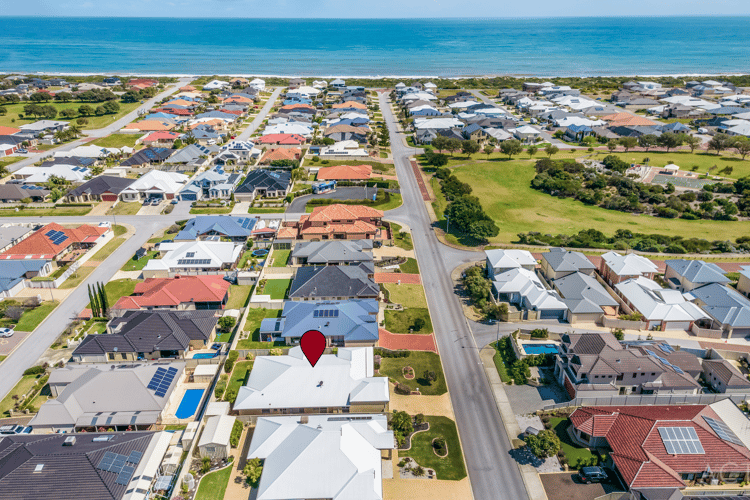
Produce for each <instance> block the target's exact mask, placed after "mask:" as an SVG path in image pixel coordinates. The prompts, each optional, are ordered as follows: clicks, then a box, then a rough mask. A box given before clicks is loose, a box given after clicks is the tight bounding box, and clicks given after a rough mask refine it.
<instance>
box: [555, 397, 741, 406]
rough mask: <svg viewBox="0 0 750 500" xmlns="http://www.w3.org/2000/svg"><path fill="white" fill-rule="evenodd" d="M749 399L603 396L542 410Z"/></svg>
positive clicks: (572, 400)
mask: <svg viewBox="0 0 750 500" xmlns="http://www.w3.org/2000/svg"><path fill="white" fill-rule="evenodd" d="M749 397H750V394H657V395H643V394H639V395H629V396H605V397H601V398H575V399H571V400H570V401H566V402H564V403H557V404H552V405H547V406H545V407H544V408H543V409H544V410H555V409H559V408H569V407H571V406H641V405H645V406H653V405H707V404H711V403H715V402H717V401H721V400H723V399H727V398H729V399H731V400H732V401H733V402H734V403H740V402H742V401H744V400H745V399H747V398H749Z"/></svg>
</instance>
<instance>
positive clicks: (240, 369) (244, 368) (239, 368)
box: [227, 361, 253, 394]
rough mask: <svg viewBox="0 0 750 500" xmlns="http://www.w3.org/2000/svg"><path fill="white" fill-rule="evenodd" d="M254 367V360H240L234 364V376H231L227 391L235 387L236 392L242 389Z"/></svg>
mask: <svg viewBox="0 0 750 500" xmlns="http://www.w3.org/2000/svg"><path fill="white" fill-rule="evenodd" d="M252 369H253V362H252V361H238V362H237V363H235V365H234V369H233V370H232V376H231V377H230V378H229V384H228V385H227V391H229V390H230V389H234V391H235V394H236V393H237V391H239V390H240V387H242V386H243V385H245V382H246V381H247V377H248V374H249V373H250V370H252Z"/></svg>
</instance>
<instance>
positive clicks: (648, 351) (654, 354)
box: [646, 349, 658, 357]
mask: <svg viewBox="0 0 750 500" xmlns="http://www.w3.org/2000/svg"><path fill="white" fill-rule="evenodd" d="M646 353H647V354H648V355H649V356H654V357H658V356H657V355H656V353H655V352H654V351H650V350H648V349H646Z"/></svg>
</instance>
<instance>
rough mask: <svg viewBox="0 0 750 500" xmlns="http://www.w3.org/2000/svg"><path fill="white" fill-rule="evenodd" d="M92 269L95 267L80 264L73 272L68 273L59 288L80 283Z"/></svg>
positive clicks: (63, 288)
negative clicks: (68, 275)
mask: <svg viewBox="0 0 750 500" xmlns="http://www.w3.org/2000/svg"><path fill="white" fill-rule="evenodd" d="M94 269H96V268H95V267H93V266H81V267H79V268H78V269H77V270H76V271H75V272H74V273H73V274H71V275H70V277H69V278H68V279H66V280H65V282H64V283H63V284H62V285H60V289H61V290H67V289H69V288H75V287H77V286H78V285H80V284H81V283H83V280H85V279H86V278H88V277H89V274H91V273H92V272H94Z"/></svg>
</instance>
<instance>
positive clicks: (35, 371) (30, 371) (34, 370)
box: [23, 366, 47, 375]
mask: <svg viewBox="0 0 750 500" xmlns="http://www.w3.org/2000/svg"><path fill="white" fill-rule="evenodd" d="M45 371H47V370H46V369H45V368H44V367H43V366H32V367H31V368H27V369H26V371H24V372H23V374H24V375H40V374H42V373H44V372H45Z"/></svg>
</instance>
